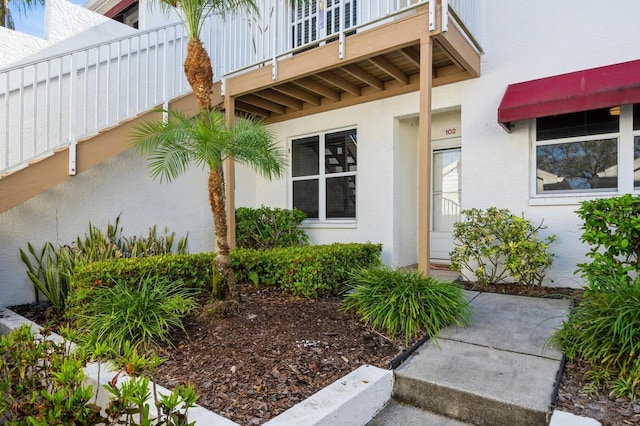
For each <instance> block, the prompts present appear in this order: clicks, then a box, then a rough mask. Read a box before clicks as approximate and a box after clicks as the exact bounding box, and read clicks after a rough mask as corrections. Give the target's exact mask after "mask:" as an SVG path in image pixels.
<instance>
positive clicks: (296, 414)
mask: <svg viewBox="0 0 640 426" xmlns="http://www.w3.org/2000/svg"><path fill="white" fill-rule="evenodd" d="M392 390H393V371H391V370H384V369H382V368H378V367H373V366H371V365H363V366H361V367H359V368H357V369H356V370H354V371H352V372H351V373H349V374H347V375H346V376H344V377H343V378H342V379H339V380H337V381H336V382H334V383H332V384H331V385H329V386H327V387H326V388H324V389H322V390H320V391H318V392H317V393H315V394H313V395H312V396H310V397H309V398H307V399H305V400H304V401H302V402H300V403H298V404H296V405H295V406H293V407H291V408H290V409H288V410H287V411H285V412H284V413H282V414H280V415H279V416H277V417H274V418H273V419H271V420H270V421H269V422H267V423H265V424H264V426H289V425H305V426H356V425H364V424H367V423H368V422H369V421H370V420H371V419H372V418H373V417H374V416H375V415H376V414H377V413H378V412H380V411H381V410H382V409H383V408H384V407H385V406H386V405H387V404H388V403H389V401H390V400H391V393H392Z"/></svg>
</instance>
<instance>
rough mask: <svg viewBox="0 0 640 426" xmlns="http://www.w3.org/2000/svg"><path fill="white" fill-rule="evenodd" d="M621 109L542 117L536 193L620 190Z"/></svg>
mask: <svg viewBox="0 0 640 426" xmlns="http://www.w3.org/2000/svg"><path fill="white" fill-rule="evenodd" d="M620 111H621V108H620V107H614V108H603V109H597V110H592V111H584V112H577V113H571V114H561V115H557V116H553V117H542V118H538V119H537V120H536V146H535V161H536V165H535V170H536V193H537V194H549V193H567V192H568V193H576V192H593V191H598V192H602V191H617V190H618V188H619V185H618V153H619V150H620V114H621V112H620ZM624 111H625V113H626V111H627V109H624ZM639 134H640V133H639ZM638 144H640V141H638ZM637 152H639V153H640V146H639V149H638V150H637ZM629 154H630V153H629Z"/></svg>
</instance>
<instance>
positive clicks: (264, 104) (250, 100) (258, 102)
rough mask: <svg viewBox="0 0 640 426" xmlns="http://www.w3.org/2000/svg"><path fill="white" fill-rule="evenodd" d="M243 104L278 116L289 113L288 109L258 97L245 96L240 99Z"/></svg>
mask: <svg viewBox="0 0 640 426" xmlns="http://www.w3.org/2000/svg"><path fill="white" fill-rule="evenodd" d="M240 99H241V100H242V102H245V103H247V104H249V105H254V106H257V107H258V108H262V109H266V110H267V111H271V112H275V113H276V114H284V113H285V112H287V108H286V107H284V106H282V105H280V104H277V103H275V102H272V101H268V100H266V99H263V98H261V97H259V96H256V95H244V96H242V97H241V98H240Z"/></svg>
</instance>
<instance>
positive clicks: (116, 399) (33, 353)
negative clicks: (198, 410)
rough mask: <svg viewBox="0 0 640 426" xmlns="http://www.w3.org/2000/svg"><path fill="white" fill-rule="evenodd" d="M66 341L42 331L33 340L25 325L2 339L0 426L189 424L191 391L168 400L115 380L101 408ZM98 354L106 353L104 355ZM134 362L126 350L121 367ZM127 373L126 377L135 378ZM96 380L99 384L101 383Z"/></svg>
mask: <svg viewBox="0 0 640 426" xmlns="http://www.w3.org/2000/svg"><path fill="white" fill-rule="evenodd" d="M69 348H70V345H69V344H68V343H67V342H65V341H54V340H52V339H51V338H50V336H49V332H48V331H47V330H43V331H42V334H40V335H36V334H35V333H34V332H33V331H32V330H31V328H30V327H29V326H28V325H23V326H21V327H19V328H18V329H16V330H13V331H11V332H10V333H9V334H8V335H7V336H3V337H2V338H0V361H1V362H0V397H1V398H0V422H1V423H2V424H10V425H16V426H23V425H24V426H27V425H29V426H48V425H61V424H65V425H73V424H77V425H98V424H101V425H107V426H110V425H130V426H133V425H142V424H144V425H149V426H152V425H155V426H160V425H167V426H168V425H171V426H182V425H187V424H194V423H188V410H189V408H191V407H193V406H194V405H195V401H196V399H197V397H196V395H195V391H194V389H193V387H191V386H187V387H184V386H181V387H178V388H176V389H175V390H174V391H173V392H172V393H171V394H170V395H161V396H158V395H157V393H156V392H155V390H154V391H153V392H150V391H149V389H150V387H149V379H148V378H146V377H132V378H131V379H130V380H128V381H121V383H120V384H118V377H120V375H121V373H118V374H117V375H116V376H115V378H114V379H113V380H112V381H111V382H109V383H108V384H106V385H104V387H105V388H106V389H107V391H108V392H109V393H110V394H111V395H112V398H111V402H110V403H109V404H108V406H107V407H105V408H104V413H105V414H104V415H103V414H102V408H101V407H100V406H98V405H96V404H95V403H92V402H91V401H92V400H94V401H97V392H98V391H99V390H96V393H95V399H94V391H93V387H92V386H88V385H85V384H84V380H85V378H86V377H85V374H84V371H83V367H84V365H85V361H86V359H88V358H87V356H86V354H85V353H83V352H82V351H74V352H71V351H70V349H69ZM102 348H103V349H104V350H103V351H102V352H103V353H106V352H108V350H107V349H106V348H105V347H104V346H102ZM134 356H137V353H136V352H135V350H129V352H128V353H127V354H125V357H124V358H122V359H121V362H123V363H125V364H126V365H129V364H131V361H132V360H133V359H134ZM141 358H144V357H140V356H137V363H138V365H142V364H144V367H145V368H149V369H152V370H153V369H154V368H155V367H157V366H158V365H159V363H160V360H159V358H158V357H157V356H154V357H152V358H151V359H149V358H144V359H142V361H140V360H141ZM127 372H128V374H129V375H130V376H132V375H135V372H133V371H129V369H127ZM99 381H100V380H99V378H98V382H99ZM151 396H153V401H154V403H153V405H154V407H155V408H156V415H155V417H154V416H152V415H151V405H150V403H149V402H148V400H149V398H150V397H151Z"/></svg>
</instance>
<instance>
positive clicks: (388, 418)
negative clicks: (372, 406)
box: [367, 401, 470, 426]
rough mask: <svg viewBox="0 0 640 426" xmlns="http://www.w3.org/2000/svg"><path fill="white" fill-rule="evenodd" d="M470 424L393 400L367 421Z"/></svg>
mask: <svg viewBox="0 0 640 426" xmlns="http://www.w3.org/2000/svg"><path fill="white" fill-rule="evenodd" d="M469 424H470V423H463V422H460V421H457V420H453V419H450V418H447V417H443V416H439V415H437V414H433V413H430V412H428V411H424V410H421V409H419V408H416V407H412V406H410V405H405V404H401V403H399V402H397V401H391V403H390V404H389V405H387V406H386V407H385V409H384V410H382V411H381V412H380V413H378V414H377V415H376V416H375V417H374V418H373V419H372V420H371V421H370V422H369V423H367V426H398V425H402V426H466V425H469Z"/></svg>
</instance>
